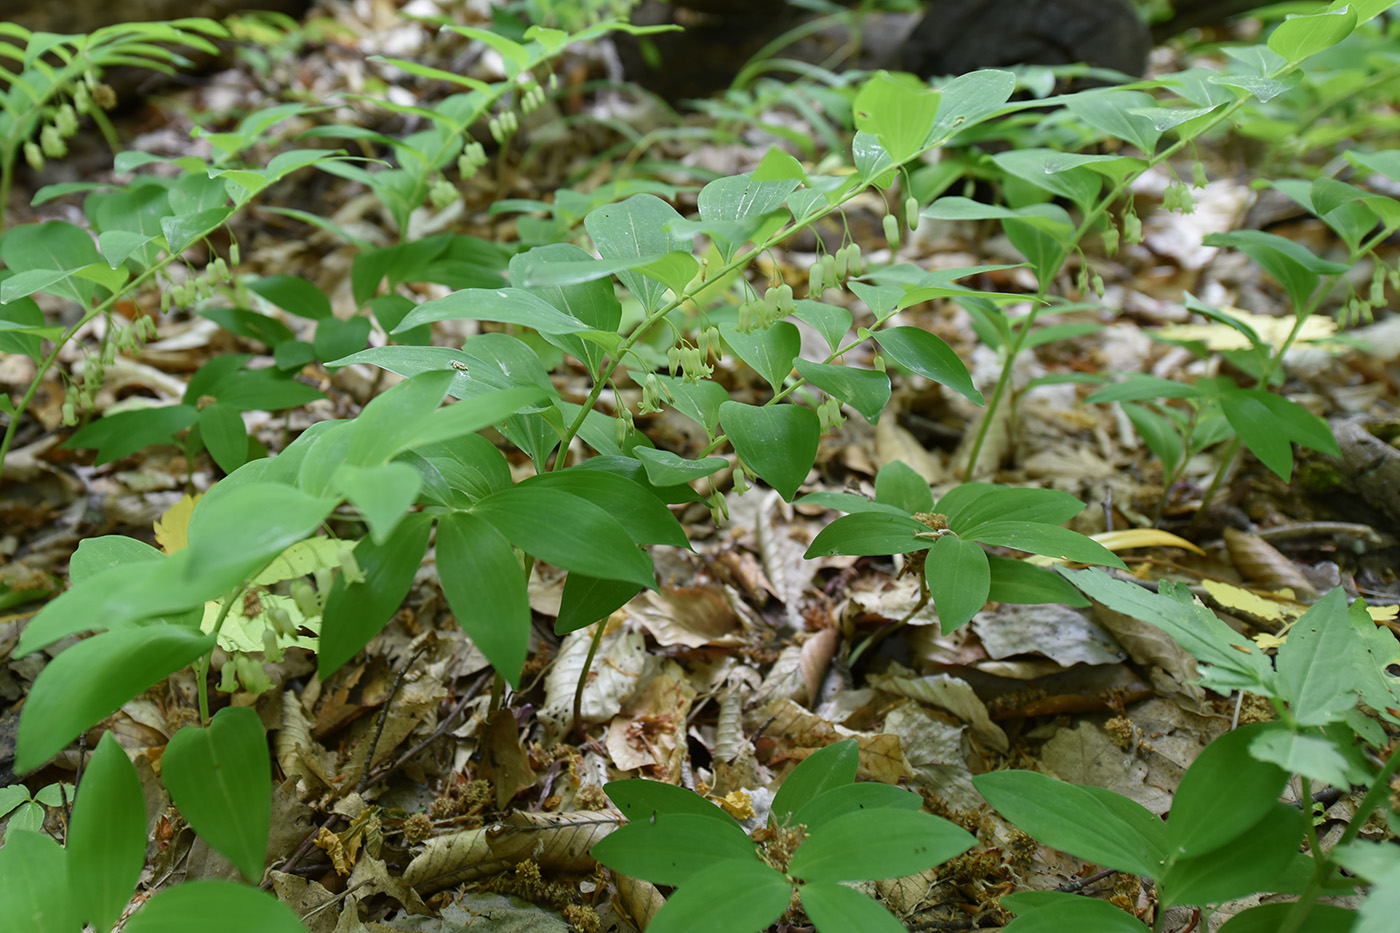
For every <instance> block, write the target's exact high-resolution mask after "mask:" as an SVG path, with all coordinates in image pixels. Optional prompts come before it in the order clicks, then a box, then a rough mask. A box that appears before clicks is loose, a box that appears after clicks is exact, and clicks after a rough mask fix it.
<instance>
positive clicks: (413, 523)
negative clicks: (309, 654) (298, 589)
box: [316, 514, 432, 680]
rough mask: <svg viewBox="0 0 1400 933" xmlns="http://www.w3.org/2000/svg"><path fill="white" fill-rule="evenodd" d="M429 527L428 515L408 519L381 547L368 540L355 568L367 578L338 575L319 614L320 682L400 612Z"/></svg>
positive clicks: (359, 551)
mask: <svg viewBox="0 0 1400 933" xmlns="http://www.w3.org/2000/svg"><path fill="white" fill-rule="evenodd" d="M431 525H432V518H431V516H429V515H426V514H416V515H409V516H406V517H405V518H404V520H403V521H401V522H399V524H398V527H396V528H395V529H394V531H393V533H391V534H390V535H389V537H388V538H387V539H386V540H385V541H384V543H383V544H376V543H375V542H374V541H373V539H370V538H366V539H364V540H363V541H361V542H360V543H359V544H357V545H356V546H355V563H357V564H358V565H359V566H360V571H361V572H362V573H363V574H364V579H363V580H361V581H359V582H357V583H350V582H347V580H346V578H345V575H344V574H339V575H337V576H336V578H335V582H334V583H332V584H331V591H330V593H328V594H327V595H326V604H325V606H324V608H322V610H321V638H320V645H319V648H318V649H317V653H316V671H317V673H318V674H319V675H320V677H321V679H322V680H324V679H325V678H327V677H329V676H330V675H331V674H332V673H334V672H335V671H336V670H338V669H339V668H340V666H341V665H342V664H344V663H345V662H346V661H349V660H350V659H351V658H353V657H354V656H355V653H356V652H358V651H359V650H360V649H361V648H363V647H364V646H365V645H367V644H369V640H370V639H371V638H373V637H374V636H375V635H378V634H379V632H380V630H381V629H383V628H384V626H385V625H386V624H387V623H388V622H389V620H390V619H392V618H393V617H394V613H396V612H398V611H399V607H400V606H401V605H403V601H404V598H405V597H407V596H408V591H409V589H411V588H412V586H413V578H414V575H415V574H417V572H418V567H419V565H420V564H422V562H423V552H424V551H425V550H427V547H428V532H429V530H430V529H431Z"/></svg>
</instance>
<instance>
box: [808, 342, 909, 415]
mask: <svg viewBox="0 0 1400 933" xmlns="http://www.w3.org/2000/svg"><path fill="white" fill-rule="evenodd" d="M793 362H794V363H795V364H796V366H797V371H798V373H800V374H801V376H802V378H803V379H806V380H807V381H808V382H810V383H811V384H812V385H814V386H816V387H817V388H819V389H822V390H823V391H825V392H826V393H827V394H829V395H831V396H832V397H833V398H835V399H837V400H838V401H840V402H842V403H844V404H846V405H850V406H851V407H852V408H854V409H855V410H856V411H858V412H860V414H861V417H863V418H864V419H865V420H866V421H869V422H870V423H871V424H874V423H875V422H876V421H877V420H879V418H880V412H881V411H883V410H884V408H885V405H886V404H888V403H889V400H890V377H889V376H888V375H886V374H885V373H882V372H880V371H878V370H874V369H857V368H855V367H854V366H832V365H830V364H828V363H813V362H812V361H811V360H804V359H802V358H800V357H799V358H797V359H796V360H794V361H793Z"/></svg>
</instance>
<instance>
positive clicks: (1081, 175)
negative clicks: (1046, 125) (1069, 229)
mask: <svg viewBox="0 0 1400 933" xmlns="http://www.w3.org/2000/svg"><path fill="white" fill-rule="evenodd" d="M1063 157H1064V153H1061V152H1059V151H1057V150H1054V149H1039V148H1037V149H1009V150H1007V151H1005V152H999V153H997V154H996V155H994V156H992V161H993V162H995V163H996V165H997V167H999V168H1000V169H1001V170H1002V171H1004V172H1006V173H1007V174H1009V175H1014V176H1016V177H1017V178H1022V179H1024V180H1026V181H1028V182H1030V183H1031V184H1032V185H1034V186H1036V187H1037V188H1041V189H1043V190H1045V191H1048V192H1050V193H1051V194H1055V195H1059V196H1060V197H1062V198H1068V199H1069V200H1071V201H1073V202H1074V204H1075V206H1077V207H1078V208H1079V209H1080V210H1081V211H1082V210H1086V209H1087V208H1088V207H1089V206H1091V205H1092V204H1093V202H1094V199H1095V198H1097V197H1098V195H1099V191H1100V190H1102V188H1103V181H1104V179H1103V176H1102V175H1100V174H1099V173H1098V172H1095V171H1092V170H1091V169H1089V168H1086V167H1085V166H1083V165H1079V166H1075V167H1073V168H1070V169H1066V170H1063V171H1056V169H1057V168H1059V167H1060V166H1061V165H1063V164H1064V163H1063ZM1010 233H1011V230H1010V228H1009V227H1008V228H1007V234H1008V235H1010ZM1023 252H1024V251H1023ZM1026 258H1027V259H1030V258H1031V257H1030V256H1029V255H1027V256H1026ZM1037 268H1039V267H1037Z"/></svg>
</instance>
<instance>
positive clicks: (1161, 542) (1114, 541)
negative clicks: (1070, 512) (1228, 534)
mask: <svg viewBox="0 0 1400 933" xmlns="http://www.w3.org/2000/svg"><path fill="white" fill-rule="evenodd" d="M1091 537H1092V538H1093V539H1094V540H1095V541H1097V542H1099V543H1100V544H1102V545H1103V546H1104V547H1106V548H1108V549H1109V550H1110V551H1113V552H1114V553H1117V552H1118V551H1128V550H1131V549H1133V548H1139V547H1179V548H1183V549H1185V550H1188V551H1191V552H1192V553H1195V554H1200V555H1201V556H1202V557H1204V556H1205V553H1206V552H1205V551H1203V550H1201V549H1200V548H1198V547H1196V545H1194V544H1192V543H1191V542H1190V541H1187V540H1186V539H1185V538H1182V537H1179V536H1177V535H1174V534H1172V533H1171V532H1170V531H1159V530H1157V529H1156V528H1124V529H1123V530H1122V531H1102V532H1099V533H1098V534H1096V535H1092V536H1091Z"/></svg>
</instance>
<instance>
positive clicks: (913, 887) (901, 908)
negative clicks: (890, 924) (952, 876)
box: [875, 868, 938, 916]
mask: <svg viewBox="0 0 1400 933" xmlns="http://www.w3.org/2000/svg"><path fill="white" fill-rule="evenodd" d="M937 880H938V876H937V875H936V874H935V873H934V870H933V869H932V868H930V869H929V870H928V871H923V872H919V874H917V875H908V876H906V877H904V878H884V879H881V880H880V881H877V882H875V891H876V893H878V894H879V895H880V896H881V897H882V898H884V899H885V903H886V904H888V905H889V907H890V909H891V910H893V911H894V912H895V914H897V915H900V916H903V915H906V914H909V913H912V912H913V911H914V910H915V909H916V908H918V906H919V905H920V904H922V903H923V902H924V899H925V898H927V897H928V896H929V893H930V892H931V891H932V890H933V885H934V883H935V882H936V881H937Z"/></svg>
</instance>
